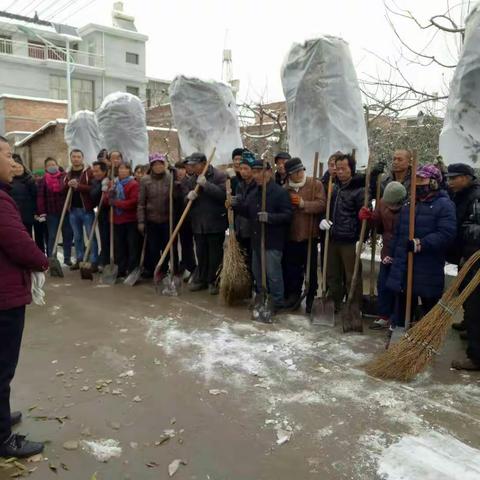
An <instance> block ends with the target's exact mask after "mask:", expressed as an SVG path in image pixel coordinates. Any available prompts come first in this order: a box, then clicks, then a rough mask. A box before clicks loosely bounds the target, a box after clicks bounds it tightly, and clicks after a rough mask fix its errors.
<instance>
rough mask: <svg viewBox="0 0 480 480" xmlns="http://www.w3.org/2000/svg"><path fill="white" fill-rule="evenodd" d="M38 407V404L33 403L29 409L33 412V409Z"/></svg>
mask: <svg viewBox="0 0 480 480" xmlns="http://www.w3.org/2000/svg"><path fill="white" fill-rule="evenodd" d="M37 407H38V405H32V406H31V407H29V408H28V411H29V412H31V411H32V410H35V409H36V408H37Z"/></svg>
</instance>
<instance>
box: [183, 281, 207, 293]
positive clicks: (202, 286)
mask: <svg viewBox="0 0 480 480" xmlns="http://www.w3.org/2000/svg"><path fill="white" fill-rule="evenodd" d="M207 288H208V285H207V284H206V283H191V284H190V286H189V287H188V290H189V291H190V292H199V291H200V290H206V289H207Z"/></svg>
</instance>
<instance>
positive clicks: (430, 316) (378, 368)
mask: <svg viewBox="0 0 480 480" xmlns="http://www.w3.org/2000/svg"><path fill="white" fill-rule="evenodd" d="M479 259H480V250H478V251H477V252H476V253H474V254H473V255H472V256H471V257H470V258H469V259H468V261H467V262H466V263H465V265H464V266H463V267H462V269H461V270H460V272H459V274H458V276H457V278H456V279H455V280H454V281H453V283H452V284H451V285H450V287H449V288H448V289H447V291H446V292H445V293H444V294H443V296H442V298H441V300H440V301H439V302H438V303H437V304H436V305H435V306H434V307H433V308H432V309H431V310H430V312H428V313H427V315H425V317H423V319H422V320H421V321H420V322H418V323H417V324H416V325H415V326H414V327H412V328H411V329H410V330H409V331H407V332H406V333H405V335H404V337H403V338H402V339H401V340H400V341H399V342H398V343H396V344H395V345H393V346H392V347H390V349H389V350H387V351H386V352H384V353H382V354H381V355H379V356H378V357H377V358H376V359H374V360H373V361H372V362H370V363H369V364H367V365H366V367H365V370H366V372H367V373H368V374H369V375H372V376H374V377H377V378H382V379H391V380H401V381H410V380H412V379H413V378H414V377H415V376H416V375H417V374H418V373H420V372H422V371H424V370H425V369H426V368H427V367H428V365H429V364H430V363H431V361H432V359H433V358H434V356H435V355H438V352H439V349H440V347H441V346H442V345H443V343H444V341H445V337H446V336H447V334H448V332H449V330H450V327H451V324H452V323H453V320H454V317H455V314H456V313H457V312H458V311H459V309H460V307H461V306H462V305H463V303H464V302H465V301H466V300H467V299H468V297H469V296H470V295H471V294H472V292H474V291H475V289H476V288H477V287H478V285H479V284H480V268H479V269H478V271H477V272H476V274H475V276H474V277H473V278H472V279H471V280H470V282H469V283H468V284H467V286H466V287H464V288H463V289H462V291H461V292H459V293H458V290H459V289H460V287H461V285H462V283H463V281H464V280H465V278H466V276H467V275H468V273H469V272H470V270H471V269H472V268H473V267H474V265H475V263H476V262H477V261H478V260H479Z"/></svg>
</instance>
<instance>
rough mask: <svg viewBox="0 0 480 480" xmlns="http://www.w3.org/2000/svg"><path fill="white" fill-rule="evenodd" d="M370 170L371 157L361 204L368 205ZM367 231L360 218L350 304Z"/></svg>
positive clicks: (365, 224)
mask: <svg viewBox="0 0 480 480" xmlns="http://www.w3.org/2000/svg"><path fill="white" fill-rule="evenodd" d="M371 170H372V162H371V157H369V159H368V165H367V175H366V178H365V193H364V199H363V206H364V207H368V192H369V190H370V176H371ZM366 233H367V221H366V220H362V228H361V230H360V238H359V239H358V243H357V251H356V253H355V267H354V269H353V276H352V283H351V284H350V291H349V292H348V299H347V303H348V305H350V304H351V303H352V301H353V295H354V294H355V288H356V287H357V279H358V272H359V270H360V260H361V255H362V245H363V242H364V240H365V234H366Z"/></svg>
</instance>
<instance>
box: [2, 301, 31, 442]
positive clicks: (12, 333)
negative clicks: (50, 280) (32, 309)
mask: <svg viewBox="0 0 480 480" xmlns="http://www.w3.org/2000/svg"><path fill="white" fill-rule="evenodd" d="M24 324H25V307H24V306H23V307H18V308H12V309H11V310H0V443H2V442H4V441H5V440H6V439H7V438H8V437H9V436H10V434H11V433H12V430H11V426H10V383H11V381H12V379H13V376H14V375H15V369H16V368H17V363H18V356H19V354H20V345H21V343H22V335H23V327H24Z"/></svg>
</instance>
